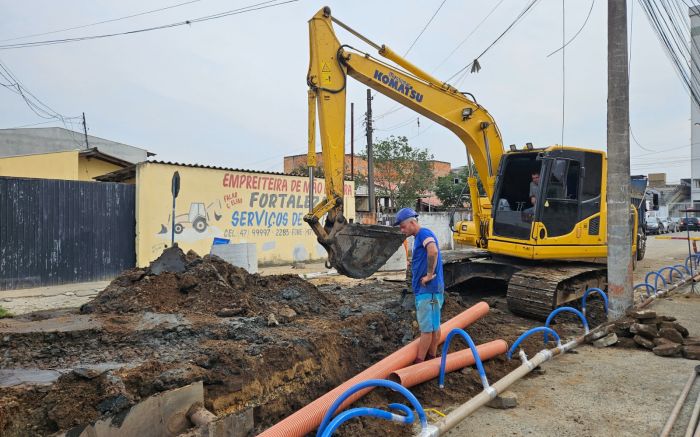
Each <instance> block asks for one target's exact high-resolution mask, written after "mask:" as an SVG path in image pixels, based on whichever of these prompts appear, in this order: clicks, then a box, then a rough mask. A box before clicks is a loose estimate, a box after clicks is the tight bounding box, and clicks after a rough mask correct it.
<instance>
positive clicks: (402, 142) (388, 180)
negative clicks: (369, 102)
mask: <svg viewBox="0 0 700 437" xmlns="http://www.w3.org/2000/svg"><path fill="white" fill-rule="evenodd" d="M373 151H374V183H375V186H376V189H375V193H376V194H377V197H379V196H381V197H388V198H389V199H391V201H392V204H393V205H394V206H396V208H403V207H406V206H410V207H414V206H415V204H416V200H417V199H418V198H420V197H421V196H423V195H424V194H425V193H426V192H428V191H430V190H431V189H432V188H433V184H434V182H435V177H434V175H433V170H432V167H431V164H430V161H431V160H432V159H433V155H432V154H430V153H428V149H420V148H414V147H412V146H411V145H410V144H408V138H406V137H404V136H399V137H394V136H393V135H392V136H390V137H389V138H386V139H383V140H380V141H378V142H376V143H374V148H373ZM360 156H361V157H363V158H364V159H367V151H366V150H365V151H364V152H363V153H361V154H360ZM355 180H356V184H366V183H367V177H366V176H359V177H356V178H355Z"/></svg>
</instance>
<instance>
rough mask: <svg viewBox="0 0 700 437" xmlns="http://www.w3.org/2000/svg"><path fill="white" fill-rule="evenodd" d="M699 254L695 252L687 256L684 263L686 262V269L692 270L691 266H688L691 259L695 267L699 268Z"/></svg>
mask: <svg viewBox="0 0 700 437" xmlns="http://www.w3.org/2000/svg"><path fill="white" fill-rule="evenodd" d="M699 255H700V254H697V253H694V254H692V255H688V256H687V257H686V258H685V263H684V264H685V269H686V270H688V271H690V268H689V267H688V261H690V260H691V259H692V260H693V267H695V268H697V266H698V262H700V256H699Z"/></svg>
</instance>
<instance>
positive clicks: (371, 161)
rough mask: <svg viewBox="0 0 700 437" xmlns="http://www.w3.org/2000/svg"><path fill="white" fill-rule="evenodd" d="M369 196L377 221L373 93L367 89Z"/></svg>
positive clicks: (372, 212) (373, 218)
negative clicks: (373, 150)
mask: <svg viewBox="0 0 700 437" xmlns="http://www.w3.org/2000/svg"><path fill="white" fill-rule="evenodd" d="M366 128H367V194H368V196H369V213H370V215H371V216H372V220H373V221H374V220H376V219H377V217H376V215H375V214H376V213H377V205H376V204H375V201H374V154H373V153H372V148H373V147H372V146H373V144H372V91H371V90H370V89H369V88H367V123H366Z"/></svg>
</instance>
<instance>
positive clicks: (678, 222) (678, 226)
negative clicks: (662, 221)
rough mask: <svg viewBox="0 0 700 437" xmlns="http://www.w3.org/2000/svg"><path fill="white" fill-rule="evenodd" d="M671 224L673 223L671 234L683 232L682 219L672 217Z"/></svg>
mask: <svg viewBox="0 0 700 437" xmlns="http://www.w3.org/2000/svg"><path fill="white" fill-rule="evenodd" d="M669 222H670V223H671V229H672V230H671V232H678V231H680V230H681V218H680V217H671V218H670V219H669Z"/></svg>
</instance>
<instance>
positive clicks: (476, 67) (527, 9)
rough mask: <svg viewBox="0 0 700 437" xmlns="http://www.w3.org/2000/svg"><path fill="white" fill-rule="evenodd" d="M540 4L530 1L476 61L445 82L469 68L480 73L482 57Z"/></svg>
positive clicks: (534, 0)
mask: <svg viewBox="0 0 700 437" xmlns="http://www.w3.org/2000/svg"><path fill="white" fill-rule="evenodd" d="M538 2H539V0H532V1H530V3H529V4H528V5H527V6H526V7H525V9H523V11H522V12H520V14H519V15H518V16H517V17H515V19H514V20H513V22H512V23H510V24H509V25H508V27H506V29H505V30H504V31H503V32H502V33H501V34H500V35H498V37H497V38H496V39H495V40H494V41H493V42H492V43H491V44H489V45H488V46H487V47H486V48H485V49H484V51H483V52H481V54H479V56H477V57H476V58H474V60H473V61H472V62H470V63H469V64H467V65H465V66H464V67H462V68H460V69H459V70H457V72H456V73H455V74H453V75H452V76H450V77H448V78H447V80H446V81H445V82H449V81H450V80H452V79H453V78H454V77H455V76H457V75H458V74H460V73H462V72H463V71H465V70H466V69H468V68H469V67H471V68H472V72H478V71H479V70H480V69H481V66H480V65H479V58H481V57H482V56H484V55H485V54H486V52H488V51H489V50H491V48H492V47H493V46H495V45H496V44H497V43H498V41H500V40H501V39H502V38H503V37H504V36H505V35H506V34H507V33H508V32H509V31H510V30H511V29H513V27H515V25H516V24H518V23H519V22H520V20H522V18H523V17H524V16H525V15H526V14H527V13H528V12H530V11H531V10H532V8H533V7H534V6H535V5H536V4H537V3H538Z"/></svg>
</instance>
